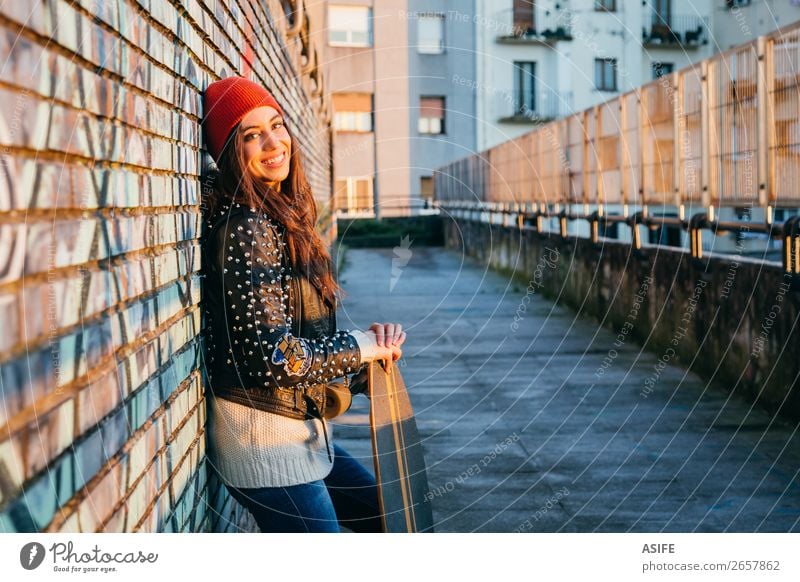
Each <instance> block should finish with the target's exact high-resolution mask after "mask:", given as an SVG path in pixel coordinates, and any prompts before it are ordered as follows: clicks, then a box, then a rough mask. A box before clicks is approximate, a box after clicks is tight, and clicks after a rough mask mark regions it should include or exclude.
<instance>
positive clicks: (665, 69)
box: [653, 61, 675, 79]
mask: <svg viewBox="0 0 800 582" xmlns="http://www.w3.org/2000/svg"><path fill="white" fill-rule="evenodd" d="M674 70H675V65H674V64H673V63H662V62H661V61H653V79H658V78H659V77H663V76H664V75H669V74H670V73H671V72H672V71H674Z"/></svg>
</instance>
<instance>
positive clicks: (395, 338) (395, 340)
mask: <svg viewBox="0 0 800 582" xmlns="http://www.w3.org/2000/svg"><path fill="white" fill-rule="evenodd" d="M369 329H370V330H371V331H374V332H375V338H376V341H377V342H378V345H379V346H384V345H386V346H389V347H392V346H397V347H399V346H401V345H403V342H404V341H406V332H404V331H403V328H402V326H401V325H400V324H399V323H373V324H372V325H370V326H369ZM395 359H398V358H395Z"/></svg>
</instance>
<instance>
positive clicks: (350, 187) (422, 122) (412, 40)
mask: <svg viewBox="0 0 800 582" xmlns="http://www.w3.org/2000/svg"><path fill="white" fill-rule="evenodd" d="M325 4H326V6H325V8H326V31H325V34H326V36H327V39H326V41H327V46H326V50H325V56H324V62H323V66H324V74H325V76H326V78H327V80H328V86H329V87H330V90H331V94H332V95H331V96H332V100H333V106H334V117H333V121H334V139H333V161H334V177H335V189H334V201H335V207H336V209H337V213H338V214H339V215H346V216H378V217H385V216H405V215H410V214H417V213H419V212H421V211H424V207H425V200H427V199H430V198H431V197H432V195H433V179H432V176H433V169H434V168H436V167H438V166H441V165H444V164H446V163H448V162H449V161H451V160H452V159H454V158H457V157H462V156H464V155H467V154H468V153H472V152H473V151H475V146H476V143H475V136H476V132H475V95H474V93H473V92H472V90H471V89H470V88H469V87H468V86H466V85H465V84H459V83H458V82H454V78H455V75H456V74H457V72H458V74H460V75H463V76H464V77H466V78H474V76H475V72H474V71H475V58H474V50H475V47H474V24H473V16H474V2H473V0H429V1H423V0H381V2H377V1H373V0H335V1H328V2H326V3H325Z"/></svg>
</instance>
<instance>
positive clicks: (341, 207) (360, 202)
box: [334, 176, 375, 214]
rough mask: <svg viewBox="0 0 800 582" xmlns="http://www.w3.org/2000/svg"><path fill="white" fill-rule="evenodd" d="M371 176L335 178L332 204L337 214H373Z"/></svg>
mask: <svg viewBox="0 0 800 582" xmlns="http://www.w3.org/2000/svg"><path fill="white" fill-rule="evenodd" d="M372 197H373V190H372V176H350V177H346V178H337V179H336V185H335V192H334V204H335V206H336V211H337V212H338V213H339V214H373V213H374V212H375V209H374V204H373V198H372Z"/></svg>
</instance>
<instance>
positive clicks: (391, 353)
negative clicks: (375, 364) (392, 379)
mask: <svg viewBox="0 0 800 582" xmlns="http://www.w3.org/2000/svg"><path fill="white" fill-rule="evenodd" d="M364 333H365V334H367V335H368V336H370V338H372V340H374V341H375V343H376V344H377V347H376V348H375V357H374V358H373V359H375V360H383V361H384V362H385V364H389V362H393V361H397V360H399V359H400V358H401V357H402V356H403V350H402V349H400V346H398V345H388V344H386V342H385V341H384V343H383V345H381V344H380V343H379V340H378V335H377V334H376V333H375V330H373V329H372V328H370V329H368V330H367V331H365V332H364ZM385 368H386V365H384V369H385Z"/></svg>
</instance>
